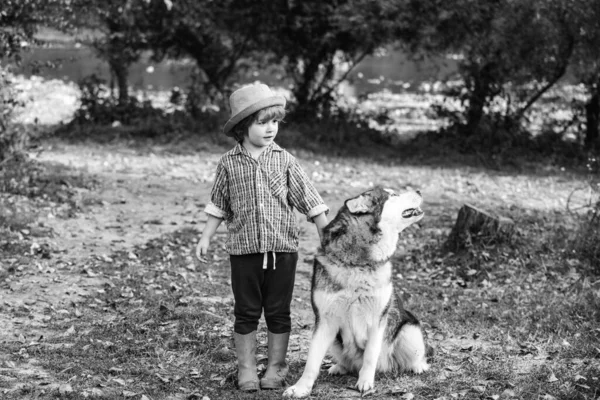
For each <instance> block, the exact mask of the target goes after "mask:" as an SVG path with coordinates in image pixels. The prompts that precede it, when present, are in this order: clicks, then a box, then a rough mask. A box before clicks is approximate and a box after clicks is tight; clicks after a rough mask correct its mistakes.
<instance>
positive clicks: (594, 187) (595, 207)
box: [567, 156, 600, 274]
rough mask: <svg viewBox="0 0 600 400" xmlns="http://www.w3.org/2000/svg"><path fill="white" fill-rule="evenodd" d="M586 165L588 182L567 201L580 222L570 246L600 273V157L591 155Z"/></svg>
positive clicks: (574, 191) (577, 189)
mask: <svg viewBox="0 0 600 400" xmlns="http://www.w3.org/2000/svg"><path fill="white" fill-rule="evenodd" d="M586 166H587V170H588V181H587V184H586V185H585V186H584V187H578V188H576V189H575V190H573V192H571V194H570V196H569V199H568V203H567V209H568V210H569V211H570V212H571V213H572V214H574V215H575V216H576V217H577V220H578V222H579V226H578V227H577V230H576V233H575V237H574V240H573V242H572V243H571V245H570V248H571V249H572V250H573V252H574V254H575V255H577V256H578V257H579V258H580V259H581V261H582V262H586V263H589V264H590V265H593V266H595V273H596V274H600V158H599V157H598V156H589V157H588V160H587V165H586Z"/></svg>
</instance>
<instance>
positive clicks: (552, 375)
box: [546, 372, 558, 383]
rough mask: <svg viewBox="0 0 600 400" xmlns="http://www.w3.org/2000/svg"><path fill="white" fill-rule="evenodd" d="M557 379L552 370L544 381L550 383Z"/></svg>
mask: <svg viewBox="0 0 600 400" xmlns="http://www.w3.org/2000/svg"><path fill="white" fill-rule="evenodd" d="M557 380H558V378H557V377H556V375H554V372H552V373H550V375H549V376H548V379H546V382H548V383H552V382H556V381H557Z"/></svg>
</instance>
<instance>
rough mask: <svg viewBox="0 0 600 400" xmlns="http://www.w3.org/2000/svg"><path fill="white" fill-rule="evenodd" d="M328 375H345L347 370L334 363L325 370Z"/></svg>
mask: <svg viewBox="0 0 600 400" xmlns="http://www.w3.org/2000/svg"><path fill="white" fill-rule="evenodd" d="M327 372H328V373H329V375H346V374H347V373H348V370H347V369H346V368H344V367H342V366H341V365H340V364H334V365H332V366H331V367H329V369H328V370H327Z"/></svg>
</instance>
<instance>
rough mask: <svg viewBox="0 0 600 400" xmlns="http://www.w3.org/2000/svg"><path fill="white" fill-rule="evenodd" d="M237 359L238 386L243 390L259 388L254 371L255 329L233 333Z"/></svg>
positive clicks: (249, 390)
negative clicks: (248, 331)
mask: <svg viewBox="0 0 600 400" xmlns="http://www.w3.org/2000/svg"><path fill="white" fill-rule="evenodd" d="M233 341H234V343H235V352H236V354H237V360H238V388H239V389H240V390H242V391H244V392H255V391H257V390H259V389H260V385H259V381H258V374H257V373H256V331H254V332H250V333H248V334H247V335H242V334H240V333H235V332H234V333H233Z"/></svg>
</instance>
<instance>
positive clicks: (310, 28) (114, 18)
mask: <svg viewBox="0 0 600 400" xmlns="http://www.w3.org/2000/svg"><path fill="white" fill-rule="evenodd" d="M598 21H600V3H598V2H597V1H595V0H581V1H580V0H577V1H576V0H490V1H485V2H476V1H472V0H402V1H388V0H376V1H373V0H330V1H317V0H306V1H294V0H275V1H267V0H255V1H251V0H223V1H211V0H194V1H192V0H178V1H172V0H126V1H116V0H102V1H101V0H71V1H67V0H51V1H42V0H24V1H18V2H17V1H16V0H7V1H6V2H4V3H3V4H2V5H1V6H0V25H1V26H2V29H0V52H1V54H2V55H4V56H16V57H18V54H19V52H20V46H21V43H22V42H23V41H29V42H31V41H32V40H33V33H34V32H35V29H36V27H38V26H40V25H52V26H55V27H58V28H59V29H63V30H67V31H69V32H73V31H74V30H76V29H86V30H88V31H89V32H91V33H92V37H93V41H92V45H93V47H94V48H95V49H96V50H97V52H98V54H99V55H100V57H102V58H103V59H104V60H106V62H107V63H108V65H109V66H110V69H111V71H112V74H113V76H114V77H115V80H116V82H117V86H118V89H119V95H118V102H117V103H118V104H120V105H122V104H124V103H126V102H127V101H128V98H129V94H128V88H129V83H128V69H129V67H130V65H131V64H132V63H134V62H135V61H137V60H138V59H139V58H140V57H142V56H143V55H151V56H152V57H153V58H154V59H155V60H162V59H166V58H173V59H175V58H187V59H190V60H193V62H194V63H195V65H196V67H197V68H196V75H195V80H194V84H193V88H192V87H190V88H189V91H188V94H189V96H188V98H190V99H193V103H194V104H195V105H207V104H212V103H218V104H221V105H222V103H223V102H224V100H226V99H227V95H228V93H229V92H230V91H231V90H232V88H233V87H234V86H235V85H236V84H237V83H238V82H240V81H241V80H243V78H244V77H245V76H246V75H247V74H248V73H250V72H253V71H263V70H265V69H277V70H278V71H279V72H280V74H281V80H282V85H283V86H287V87H289V88H290V89H291V92H292V95H293V101H292V106H293V107H294V109H295V111H296V112H297V113H298V115H304V116H308V117H310V116H319V118H328V116H329V115H330V114H331V112H332V110H333V109H335V101H336V90H337V88H338V86H339V85H340V83H341V82H343V81H344V79H346V78H347V76H348V74H349V73H350V72H351V71H352V69H353V68H354V67H355V66H356V65H357V64H358V63H359V62H360V61H361V60H363V59H364V58H365V57H367V56H369V55H372V54H374V53H375V52H376V51H378V50H379V49H382V48H389V47H391V46H398V47H402V48H403V49H404V50H405V51H406V52H407V53H408V54H410V55H412V56H413V57H421V56H423V55H427V56H436V57H448V56H452V57H454V58H455V59H458V60H459V62H458V65H459V68H458V75H459V76H458V78H459V81H460V85H458V86H454V87H453V89H452V90H451V91H450V92H449V94H450V95H452V96H454V97H455V98H456V99H458V100H459V101H460V102H461V104H462V105H463V108H462V109H459V110H458V111H457V112H455V117H456V118H455V122H456V124H457V127H459V128H460V129H459V130H460V132H462V133H463V134H464V135H466V136H470V137H477V136H479V135H482V134H487V135H496V134H500V133H502V134H503V135H506V134H509V135H513V136H520V135H524V134H525V135H526V134H527V132H523V127H522V125H521V123H522V122H523V120H524V118H525V117H527V115H528V113H529V111H530V110H531V108H532V106H534V105H535V104H536V103H537V102H538V101H539V99H540V98H542V96H543V95H544V94H545V93H546V92H547V91H548V90H549V89H551V88H553V87H555V85H556V84H557V83H558V82H561V81H562V80H564V79H565V77H566V76H567V75H568V77H569V79H571V80H572V81H573V80H574V81H576V82H579V83H581V84H582V85H583V86H584V87H585V88H586V93H587V98H586V100H585V104H584V105H577V104H574V106H573V109H574V110H576V111H577V112H580V113H581V114H582V115H584V116H585V124H584V127H583V128H582V131H581V132H582V133H581V135H582V138H583V140H582V143H583V144H584V146H586V147H587V148H590V149H591V148H594V147H595V146H598V141H599V138H598V136H599V134H598V121H599V120H600V95H599V91H600V88H599V86H600V83H599V82H600V61H599V60H600V53H599V50H598V49H600V23H599V22H598ZM189 110H190V111H193V110H194V107H192V108H190V109H189ZM582 110H583V111H582Z"/></svg>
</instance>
